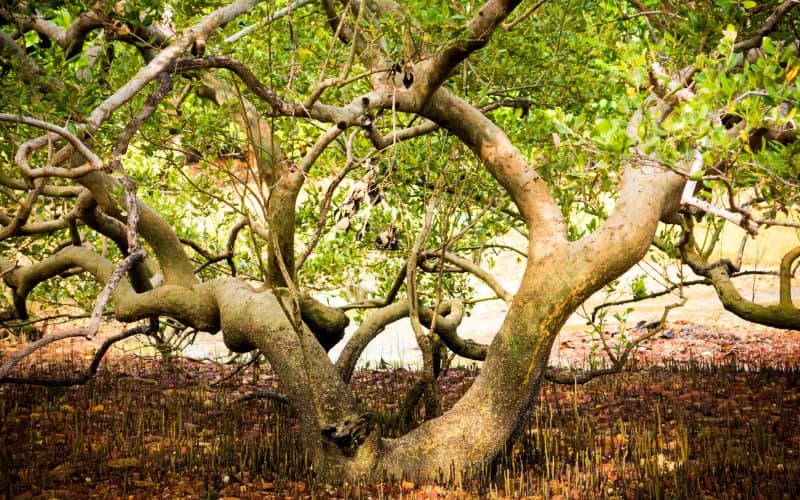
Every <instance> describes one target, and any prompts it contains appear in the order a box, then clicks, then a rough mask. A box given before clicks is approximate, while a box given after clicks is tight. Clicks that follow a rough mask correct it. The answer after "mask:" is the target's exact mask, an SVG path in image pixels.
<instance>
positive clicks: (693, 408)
mask: <svg viewBox="0 0 800 500" xmlns="http://www.w3.org/2000/svg"><path fill="white" fill-rule="evenodd" d="M110 333H111V332H109V334H110ZM98 344H99V342H98V341H93V342H87V341H86V340H85V339H73V340H71V341H69V340H68V341H64V342H62V343H60V344H57V345H52V346H49V347H48V348H46V349H43V350H42V351H40V352H39V353H37V354H36V355H35V356H33V357H32V359H30V360H29V361H28V362H27V363H26V365H25V366H24V367H21V368H18V369H17V371H16V372H15V373H17V374H27V375H33V376H39V377H63V376H66V375H72V374H74V373H77V372H79V371H81V370H82V369H85V367H86V366H87V365H88V363H89V361H90V359H91V357H92V354H93V352H94V351H93V349H96V347H97V345H98ZM559 344H560V345H559V353H560V354H559V360H560V361H561V362H565V363H569V364H573V365H574V364H580V363H581V362H582V361H585V360H586V359H587V357H588V356H591V353H592V349H591V347H590V345H591V343H590V342H589V341H588V340H587V339H586V338H585V337H584V336H582V335H580V334H578V333H562V335H561V337H560V339H559ZM20 345H22V343H21V341H20V340H19V339H16V338H15V337H13V336H8V337H7V338H6V339H4V340H2V341H0V350H1V352H0V358H5V357H6V356H7V355H8V354H10V353H12V352H13V351H15V350H16V349H18V348H19V347H20ZM132 348H133V345H132V344H129V345H128V349H132ZM240 367H241V365H236V364H220V363H211V362H198V361H192V360H189V359H182V358H176V359H173V360H172V361H170V362H169V363H165V362H164V361H163V360H162V359H160V358H157V357H147V356H141V355H136V354H135V352H128V351H127V350H126V349H116V350H112V351H111V352H110V353H109V354H108V355H107V357H106V359H105V361H104V362H103V364H102V365H101V368H100V370H99V372H98V373H97V375H96V376H95V377H94V378H93V379H91V380H90V381H89V382H88V383H87V384H85V385H83V386H79V387H69V388H40V387H31V386H20V385H5V386H2V387H0V471H1V472H0V498H3V499H4V498H90V497H95V498H226V497H227V498H370V497H371V498H397V497H404V498H474V497H524V498H655V497H659V498H798V497H800V332H789V331H782V330H775V329H770V328H764V327H758V326H753V325H748V326H747V327H745V326H742V325H738V324H730V323H719V324H715V323H713V322H709V321H704V322H703V324H693V323H691V322H689V321H686V320H681V321H676V322H672V323H669V324H668V325H667V327H666V328H665V329H664V330H661V331H659V332H658V333H657V334H656V335H655V336H654V337H653V338H652V339H651V340H649V341H648V342H646V343H645V344H644V345H643V346H642V347H641V348H640V349H639V350H637V352H636V359H635V362H634V363H633V366H631V368H630V369H629V370H627V371H625V372H623V373H620V374H616V375H611V376H608V377H604V378H602V379H597V380H594V381H592V382H590V383H588V384H586V385H584V386H577V387H574V386H558V385H552V384H545V385H544V386H543V388H542V391H541V395H540V398H539V404H538V405H537V407H536V408H535V410H534V412H533V415H532V416H531V419H530V422H529V424H528V425H527V426H526V428H525V432H523V435H522V437H521V439H520V441H519V442H518V443H516V444H515V445H514V446H513V447H512V448H511V449H509V450H508V452H507V453H506V454H505V455H504V456H503V457H502V458H501V460H500V463H499V464H498V465H497V467H496V469H495V470H494V471H488V470H487V471H484V472H483V473H481V474H479V475H477V476H475V477H474V478H473V479H470V480H466V481H464V482H463V483H461V484H441V485H431V484H418V483H416V482H414V481H413V478H406V480H399V481H389V482H387V483H384V484H377V485H376V484H369V485H358V484H339V485H330V484H323V483H320V482H319V481H317V480H316V479H315V478H314V477H313V472H312V471H311V470H310V468H309V467H307V464H306V463H305V462H304V459H303V455H302V452H301V451H300V450H299V449H298V447H297V445H296V442H295V439H294V437H295V432H296V422H295V421H294V419H293V417H292V415H291V413H290V412H289V411H288V409H287V408H286V407H285V405H283V404H282V403H281V402H279V401H277V400H274V399H252V400H246V401H242V400H239V399H238V398H240V397H241V396H243V395H246V394H250V393H253V392H254V391H261V390H270V391H275V392H277V393H280V391H281V388H280V384H279V382H278V381H277V380H275V378H274V377H273V376H272V375H271V374H270V372H269V369H268V367H266V366H263V365H262V366H255V365H250V366H247V367H246V368H244V369H240V370H238V371H237V369H238V368H240ZM477 370H478V368H477V367H460V368H457V369H451V370H448V371H446V372H445V373H444V374H443V376H442V377H441V379H440V381H439V384H440V389H441V390H442V394H443V395H444V400H445V401H446V406H447V405H449V404H452V402H453V401H454V400H455V399H457V397H458V396H459V395H460V394H462V393H463V392H464V391H465V390H466V388H467V387H468V386H469V384H470V383H471V381H472V380H473V379H474V377H475V376H476V374H477ZM416 377H417V376H416V374H415V373H413V372H411V371H409V370H407V369H404V368H394V369H384V370H362V371H360V372H358V373H357V374H356V375H355V376H354V378H353V382H352V386H353V388H354V390H355V392H356V394H357V395H358V397H359V398H360V399H361V400H362V402H363V404H364V405H365V406H367V407H369V408H371V409H372V411H373V412H374V413H375V414H376V415H379V416H380V417H379V418H380V419H382V420H381V421H382V422H383V424H384V425H385V426H386V428H387V429H390V430H391V429H394V428H395V427H396V426H397V421H398V412H399V408H400V407H401V405H402V402H403V401H402V396H403V394H404V393H405V390H406V389H407V388H408V387H409V386H411V385H412V384H413V383H414V382H415V380H416ZM393 426H394V427H393Z"/></svg>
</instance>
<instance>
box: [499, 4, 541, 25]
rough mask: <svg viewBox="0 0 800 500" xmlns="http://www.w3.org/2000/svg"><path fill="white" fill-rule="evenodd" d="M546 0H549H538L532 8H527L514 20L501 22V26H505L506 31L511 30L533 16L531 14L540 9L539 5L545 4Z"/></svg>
mask: <svg viewBox="0 0 800 500" xmlns="http://www.w3.org/2000/svg"><path fill="white" fill-rule="evenodd" d="M546 1H547V0H539V1H538V2H536V3H535V4H533V5H532V6H531V8H530V9H528V10H526V11H525V12H523V13H522V14H520V15H519V16H517V17H516V18H514V19H513V20H512V21H509V22H507V23H503V24H501V25H500V27H501V28H503V29H504V30H505V31H511V30H512V29H514V26H516V25H518V24H519V23H521V22H522V21H524V20H526V19H528V18H529V17H530V16H531V14H533V13H534V12H536V11H537V10H539V7H541V6H542V5H544V4H545V2H546Z"/></svg>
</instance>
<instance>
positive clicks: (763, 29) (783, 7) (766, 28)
mask: <svg viewBox="0 0 800 500" xmlns="http://www.w3.org/2000/svg"><path fill="white" fill-rule="evenodd" d="M798 4H800V0H786V1H785V2H783V3H781V4H780V5H779V6H778V7H777V8H776V9H775V11H774V12H773V13H772V14H771V15H770V16H769V17H768V18H767V20H766V21H764V24H762V25H761V26H760V27H759V28H758V31H756V34H755V35H754V36H753V37H751V38H748V39H747V40H742V41H741V42H737V43H736V44H734V46H733V50H734V51H736V52H740V51H742V50H748V49H752V48H755V47H758V46H760V45H761V41H762V40H763V39H764V37H765V36H767V35H768V34H769V33H770V32H772V31H773V30H774V29H775V28H776V27H777V26H778V23H779V22H780V20H781V19H782V18H783V16H785V15H786V14H788V13H789V12H790V11H791V10H792V9H794V8H795V7H797V5H798Z"/></svg>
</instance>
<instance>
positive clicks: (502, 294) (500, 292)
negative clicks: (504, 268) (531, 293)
mask: <svg viewBox="0 0 800 500" xmlns="http://www.w3.org/2000/svg"><path fill="white" fill-rule="evenodd" d="M419 257H420V259H421V260H425V259H435V258H440V257H442V252H441V251H437V250H433V251H427V252H422V253H421V254H420V256H419ZM444 260H446V261H447V262H449V263H451V264H453V265H455V266H457V267H459V268H461V269H463V270H464V271H466V272H468V273H470V274H472V275H474V276H475V277H477V278H478V279H480V280H481V281H483V282H484V283H486V285H487V286H488V287H489V288H491V289H492V291H493V292H494V293H495V294H496V295H497V296H498V297H499V298H501V299H502V300H503V301H504V302H506V303H510V302H511V301H512V300H513V299H514V294H512V293H510V292H509V291H507V290H506V289H505V288H503V285H502V284H500V282H499V281H497V278H495V277H494V276H493V275H492V273H490V272H489V271H487V270H486V269H484V268H482V267H481V266H479V265H478V264H476V263H474V262H472V261H471V260H468V259H465V258H463V257H460V256H458V255H455V254H453V253H450V252H444Z"/></svg>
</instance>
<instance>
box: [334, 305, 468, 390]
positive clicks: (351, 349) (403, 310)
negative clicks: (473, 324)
mask: <svg viewBox="0 0 800 500" xmlns="http://www.w3.org/2000/svg"><path fill="white" fill-rule="evenodd" d="M410 312H411V308H410V307H409V303H408V301H407V300H401V301H400V302H395V303H393V304H389V305H386V306H383V307H381V308H380V309H378V310H376V311H374V312H373V313H372V314H370V315H369V316H367V317H366V318H365V319H364V321H363V322H362V323H361V325H359V327H358V329H356V331H355V332H353V335H352V337H350V340H349V341H348V342H347V344H346V345H345V346H344V349H342V352H341V354H339V358H338V359H337V360H336V371H337V372H339V375H340V376H341V377H342V380H344V381H345V382H347V381H349V380H350V377H352V375H353V371H354V370H355V368H356V364H357V363H358V358H360V357H361V353H363V352H364V349H366V347H367V346H368V345H369V343H370V342H372V341H373V340H374V339H375V337H377V336H378V335H379V334H380V333H381V332H382V331H383V330H384V329H385V328H386V327H387V326H389V325H390V324H392V323H394V322H396V321H399V320H401V319H403V318H406V317H408V316H409V314H410ZM419 317H420V322H421V323H422V324H423V325H425V326H428V327H430V326H431V325H432V324H433V310H432V309H430V308H427V307H420V309H419ZM463 317H464V304H463V302H462V301H459V300H454V301H452V302H447V303H443V304H441V306H440V308H439V315H437V317H436V330H435V331H436V333H437V334H438V335H439V336H440V337H442V340H444V339H445V337H446V338H447V339H448V341H449V342H451V344H452V345H453V348H451V350H452V351H454V352H456V354H459V355H462V356H464V357H468V358H470V359H478V358H476V357H475V356H478V354H476V353H477V352H478V351H477V350H476V349H479V348H480V347H479V344H477V343H475V342H473V341H471V340H464V339H460V338H458V337H457V334H456V329H457V328H458V325H459V324H460V323H461V320H462V319H463ZM448 347H449V345H448ZM462 353H463V354H462Z"/></svg>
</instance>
